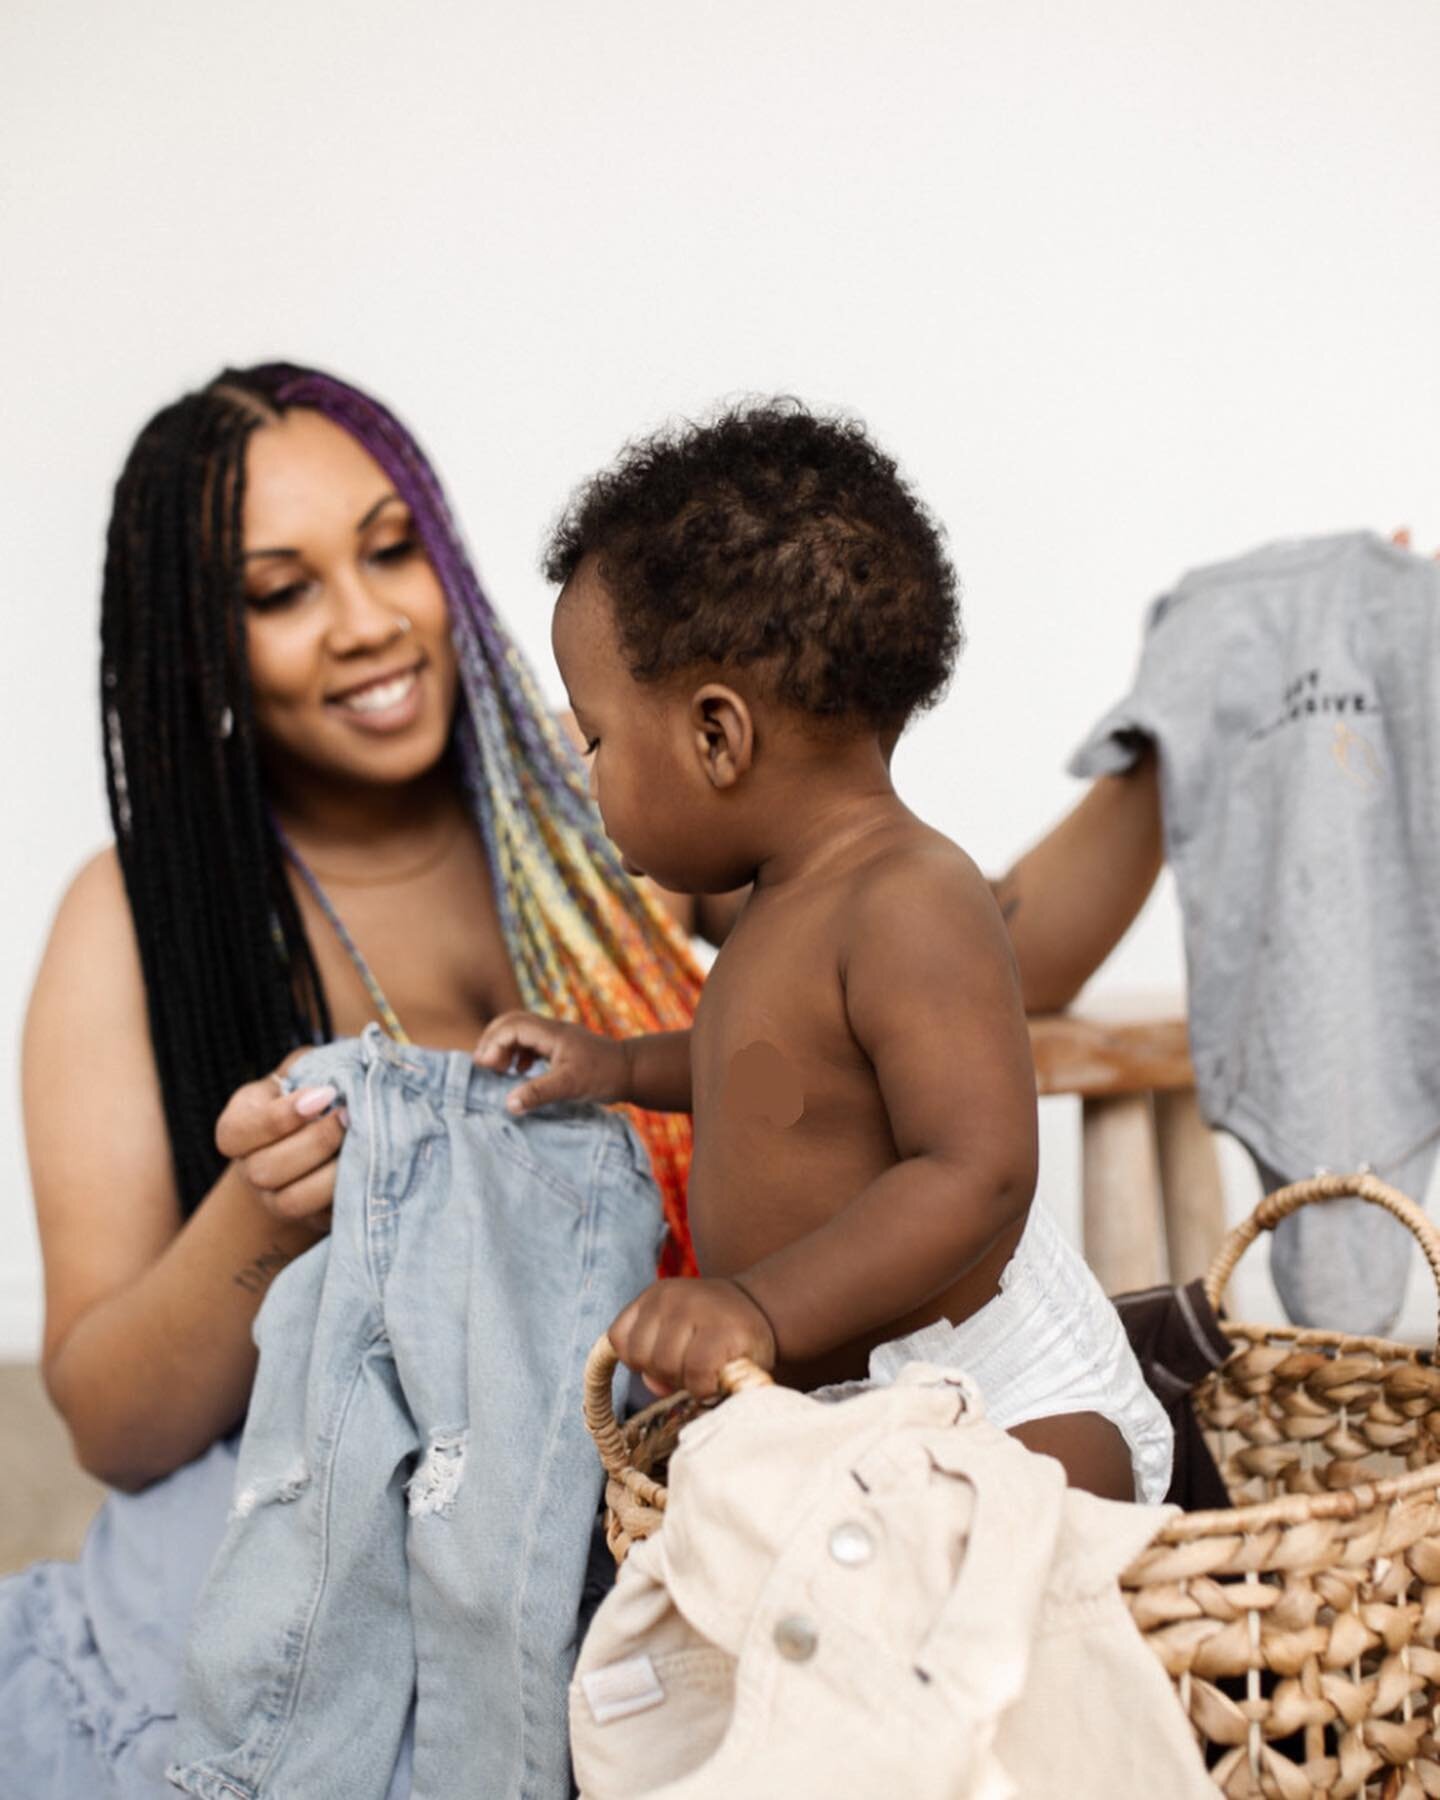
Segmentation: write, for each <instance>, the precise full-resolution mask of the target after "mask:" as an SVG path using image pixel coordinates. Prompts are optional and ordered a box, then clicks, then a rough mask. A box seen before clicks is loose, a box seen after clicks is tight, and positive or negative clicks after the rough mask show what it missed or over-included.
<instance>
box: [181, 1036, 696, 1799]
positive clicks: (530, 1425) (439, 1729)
mask: <svg viewBox="0 0 1440 1800" xmlns="http://www.w3.org/2000/svg"><path fill="white" fill-rule="evenodd" d="M291 1079H292V1081H293V1083H294V1084H296V1085H309V1086H316V1085H322V1084H331V1085H333V1086H334V1087H335V1088H336V1089H337V1090H338V1093H339V1096H340V1101H341V1102H343V1104H344V1105H345V1106H346V1107H347V1108H348V1110H349V1115H350V1123H349V1128H348V1130H347V1132H346V1135H345V1144H344V1148H343V1150H342V1152H341V1158H340V1166H339V1172H338V1177H337V1182H336V1190H335V1204H334V1219H333V1224H332V1228H331V1232H330V1235H329V1236H328V1237H327V1238H325V1239H322V1240H321V1241H320V1242H319V1243H318V1244H317V1245H316V1246H315V1248H314V1249H313V1250H310V1251H307V1252H306V1254H305V1255H304V1256H302V1257H300V1258H299V1259H298V1260H297V1261H295V1262H293V1263H291V1264H290V1265H289V1266H288V1267H287V1268H286V1269H284V1270H283V1271H282V1272H281V1274H280V1275H279V1276H278V1277H277V1278H276V1280H275V1283H274V1285H273V1286H272V1288H271V1290H270V1292H269V1294H268V1295H267V1297H266V1300H265V1304H264V1306H263V1307H262V1308H261V1311H260V1314H259V1317H258V1319H257V1322H256V1341H257V1343H258V1344H259V1347H260V1368H259V1373H258V1375H257V1378H256V1383H255V1391H254V1397H253V1400H252V1404H251V1411H250V1420H249V1423H248V1425H247V1427H246V1430H245V1434H244V1438H243V1440H242V1443H241V1448H240V1460H239V1468H238V1472H237V1485H236V1494H235V1501H234V1507H233V1511H232V1515H231V1522H230V1525H229V1528H228V1530H227V1532H226V1534H225V1538H224V1541H223V1542H222V1544H221V1546H220V1550H219V1553H218V1555H217V1557H216V1559H215V1562H214V1565H213V1567H212V1569H211V1573H210V1577H209V1580H208V1582H207V1584H206V1587H205V1590H204V1592H203V1594H202V1596H201V1599H200V1604H199V1607H198V1610H197V1614H196V1622H195V1627H194V1631H193V1635H192V1638H191V1643H190V1649H189V1654H188V1657H187V1661H186V1668H185V1675H184V1680H183V1682H182V1686H181V1695H180V1720H179V1725H178V1728H177V1731H176V1741H175V1750H174V1754H173V1762H172V1766H171V1768H170V1770H169V1771H168V1772H169V1776H170V1779H171V1781H173V1782H174V1783H175V1784H176V1785H177V1786H178V1787H181V1788H183V1789H184V1790H185V1791H186V1792H187V1793H191V1794H197V1795H201V1796H204V1797H205V1800H237V1797H243V1800H262V1797H271V1796H273V1797H274V1800H292V1797H294V1796H303V1800H372V1797H373V1800H383V1796H384V1795H385V1791H386V1785H387V1782H388V1780H389V1776H390V1770H391V1767H392V1765H393V1763H394V1761H395V1755H396V1749H397V1746H398V1744H399V1742H400V1737H401V1731H402V1728H403V1726H404V1722H405V1716H406V1712H407V1709H408V1707H409V1705H410V1699H411V1694H412V1690H413V1691H414V1693H415V1696H416V1702H415V1728H414V1766H413V1774H412V1786H411V1792H412V1794H413V1795H414V1796H415V1800H441V1797H442V1796H443V1797H444V1800H455V1797H456V1796H464V1795H476V1796H483V1797H484V1800H568V1796H569V1794H570V1792H571V1788H570V1769H569V1758H568V1754H567V1745H566V1730H565V1688H566V1681H567V1678H568V1674H569V1669H570V1666H571V1662H572V1660H573V1657H574V1653H575V1648H576V1640H577V1636H578V1627H577V1619H578V1615H579V1611H580V1606H581V1597H582V1588H583V1584H584V1581H585V1575H586V1565H587V1559H588V1555H589V1551H590V1547H591V1528H592V1525H593V1522H594V1518H595V1511H596V1505H597V1502H598V1498H599V1492H600V1469H599V1465H598V1463H597V1461H596V1458H595V1453H594V1447H593V1445H592V1444H591V1442H590V1440H589V1437H588V1436H587V1434H586V1432H585V1428H584V1425H583V1422H582V1419H581V1412H580V1391H581V1381H582V1373H583V1368H584V1362H585V1356H586V1353H587V1351H588V1350H589V1348H590V1345H591V1344H592V1343H593V1342H594V1340H595V1338H596V1337H597V1336H598V1335H599V1334H600V1332H601V1331H603V1330H604V1328H605V1326H606V1325H607V1324H608V1323H609V1322H610V1320H611V1319H612V1318H613V1317H614V1315H615V1313H616V1312H617V1311H618V1310H619V1309H620V1307H622V1306H623V1305H624V1304H625V1303H626V1302H627V1301H628V1300H630V1299H632V1298H633V1297H634V1296H635V1295H636V1294H637V1293H639V1292H640V1291H641V1289H642V1288H644V1287H645V1286H646V1285H647V1284H648V1283H649V1281H650V1280H651V1278H652V1276H653V1273H654V1266H655V1255H656V1251H657V1249H658V1246H659V1242H660V1235H661V1230H662V1221H661V1209H660V1201H659V1195H658V1192H657V1190H656V1187H655V1184H654V1181H653V1179H652V1177H651V1174H650V1169H649V1163H648V1159H647V1157H646V1155H645V1151H644V1148H643V1146H642V1145H641V1143H640V1141H639V1139H638V1138H637V1136H636V1134H635V1132H634V1130H633V1128H632V1127H631V1126H630V1125H629V1124H628V1123H627V1122H626V1121H625V1120H624V1119H623V1118H622V1117H620V1116H619V1115H618V1114H614V1113H610V1112H607V1111H605V1110H604V1109H602V1108H599V1107H593V1106H556V1107H549V1108H546V1109H545V1110H543V1111H541V1112H537V1113H534V1114H532V1115H530V1116H528V1117H527V1118H525V1119H524V1120H515V1119H512V1118H511V1117H510V1116H509V1115H508V1114H507V1113H506V1112H505V1111H504V1100H505V1096H506V1095H507V1094H508V1093H509V1092H510V1091H511V1089H512V1088H513V1087H514V1086H515V1085H516V1079H518V1078H511V1077H506V1076H500V1075H494V1074H491V1073H489V1072H488V1071H486V1070H482V1069H479V1068H477V1067H476V1066H475V1065H474V1064H473V1063H472V1061H471V1059H470V1058H469V1057H468V1056H466V1055H462V1054H458V1053H448V1054H446V1053H440V1052H436V1051H426V1050H419V1049H416V1048H414V1047H412V1046H409V1045H396V1044H394V1043H392V1042H391V1041H389V1040H388V1039H387V1038H386V1037H385V1036H384V1034H383V1033H382V1032H381V1031H380V1030H379V1028H378V1027H376V1026H371V1027H369V1028H368V1029H367V1031H366V1032H365V1034H364V1036H363V1037H362V1038H361V1039H359V1040H358V1041H350V1042H347V1043H341V1044H335V1045H330V1046H327V1047H326V1048H324V1049H321V1050H316V1051H314V1052H312V1053H311V1054H310V1055H309V1056H307V1057H305V1058H304V1059H303V1060H302V1061H301V1062H300V1063H299V1064H298V1065H297V1066H296V1068H295V1069H294V1070H293V1071H292V1076H291Z"/></svg>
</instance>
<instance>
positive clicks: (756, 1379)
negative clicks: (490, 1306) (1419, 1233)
mask: <svg viewBox="0 0 1440 1800" xmlns="http://www.w3.org/2000/svg"><path fill="white" fill-rule="evenodd" d="M1437 1254H1440V1248H1437ZM619 1365H620V1358H619V1357H618V1356H617V1355H616V1354H615V1346H614V1345H613V1344H612V1343H611V1342H610V1335H609V1333H608V1332H607V1333H606V1334H605V1335H604V1336H603V1337H602V1338H601V1339H600V1340H599V1342H598V1343H597V1344H596V1345H595V1348H594V1349H593V1350H592V1351H591V1352H590V1355H589V1357H588V1359H587V1360H586V1363H585V1423H586V1424H587V1425H588V1426H589V1427H590V1435H591V1437H593V1438H594V1440H595V1448H596V1449H597V1450H598V1451H599V1452H600V1460H601V1462H602V1463H604V1465H605V1471H606V1473H607V1474H609V1475H614V1476H616V1477H621V1476H624V1475H625V1474H626V1472H627V1471H628V1470H629V1469H630V1457H629V1454H628V1452H627V1450H626V1447H625V1435H624V1433H623V1432H622V1431H621V1429H620V1427H619V1426H618V1425H617V1424H616V1422H615V1403H614V1399H613V1396H612V1384H613V1382H614V1379H615V1371H616V1369H617V1368H618V1367H619ZM774 1385H775V1378H774V1377H773V1376H772V1375H771V1374H769V1373H768V1371H766V1370H765V1369H762V1368H761V1367H760V1365H759V1363H753V1362H751V1361H750V1359H749V1357H748V1356H737V1357H736V1358H735V1360H734V1361H733V1362H728V1363H726V1365H725V1367H724V1368H723V1369H722V1370H721V1371H720V1391H721V1393H722V1394H741V1393H744V1392H745V1391H746V1390H747V1389H748V1388H762V1387H773V1386H774ZM671 1398H675V1396H673V1395H672V1396H671Z"/></svg>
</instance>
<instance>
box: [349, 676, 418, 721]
mask: <svg viewBox="0 0 1440 1800" xmlns="http://www.w3.org/2000/svg"><path fill="white" fill-rule="evenodd" d="M414 686H415V671H414V669H410V670H407V671H406V673H405V674H404V675H397V676H395V678H394V679H393V680H391V681H378V682H376V683H375V685H374V686H373V687H367V688H360V689H359V690H358V691H357V692H355V693H353V694H346V695H345V696H344V697H343V698H342V699H341V700H340V702H339V704H340V705H341V706H343V707H344V708H345V709H346V711H347V712H361V713H376V712H385V711H386V710H387V709H388V708H389V707H392V706H398V705H399V704H400V702H401V701H402V700H405V699H408V698H409V695H410V690H411V689H412V688H413V687H414Z"/></svg>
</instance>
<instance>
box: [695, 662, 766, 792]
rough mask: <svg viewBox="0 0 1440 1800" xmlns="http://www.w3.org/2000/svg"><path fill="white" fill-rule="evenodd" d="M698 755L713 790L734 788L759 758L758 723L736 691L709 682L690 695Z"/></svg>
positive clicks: (718, 683)
mask: <svg viewBox="0 0 1440 1800" xmlns="http://www.w3.org/2000/svg"><path fill="white" fill-rule="evenodd" d="M690 730H691V737H692V740H693V742H694V746H695V754H696V756H697V757H698V758H699V760H700V766H701V767H702V768H703V770H704V771H705V779H706V780H707V781H708V782H709V783H710V785H711V786H712V787H713V788H717V789H723V788H731V787H734V785H735V783H736V782H737V781H739V780H740V778H741V776H742V775H744V774H745V773H746V771H747V770H748V769H749V767H750V764H751V763H752V762H753V761H754V758H755V721H754V719H753V718H752V717H751V715H750V708H749V707H748V706H747V705H746V704H745V701H744V700H743V699H742V698H741V696H740V695H739V694H737V693H736V692H735V690H734V688H729V687H725V686H723V685H722V684H721V683H720V682H718V681H707V682H706V683H705V685H704V687H701V688H696V690H695V692H694V693H693V694H692V695H691V696H690Z"/></svg>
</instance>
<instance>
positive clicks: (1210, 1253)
mask: <svg viewBox="0 0 1440 1800" xmlns="http://www.w3.org/2000/svg"><path fill="white" fill-rule="evenodd" d="M1155 1137H1156V1140H1157V1142H1158V1143H1159V1146H1160V1188H1161V1192H1162V1193H1163V1194H1164V1196H1165V1241H1166V1244H1167V1245H1168V1247H1169V1252H1170V1279H1171V1280H1172V1281H1173V1282H1174V1283H1175V1285H1176V1286H1177V1287H1183V1286H1184V1284H1185V1283H1186V1282H1187V1281H1194V1279H1195V1278H1196V1276H1197V1275H1203V1274H1204V1273H1205V1271H1206V1270H1207V1269H1208V1268H1209V1267H1210V1264H1211V1263H1212V1262H1213V1261H1214V1259H1215V1252H1216V1251H1217V1250H1218V1249H1219V1248H1220V1244H1221V1241H1222V1240H1223V1238H1224V1236H1225V1190H1224V1188H1223V1186H1222V1185H1221V1181H1220V1159H1219V1157H1217V1156H1216V1154H1215V1140H1214V1138H1213V1137H1212V1135H1211V1132H1210V1127H1209V1126H1208V1125H1207V1124H1206V1123H1205V1121H1204V1120H1203V1119H1202V1118H1201V1117H1200V1108H1199V1106H1198V1105H1197V1104H1196V1101H1195V1090H1194V1089H1193V1088H1181V1089H1177V1090H1176V1091H1175V1092H1173V1093H1168V1094H1157V1095H1156V1096H1155Z"/></svg>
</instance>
